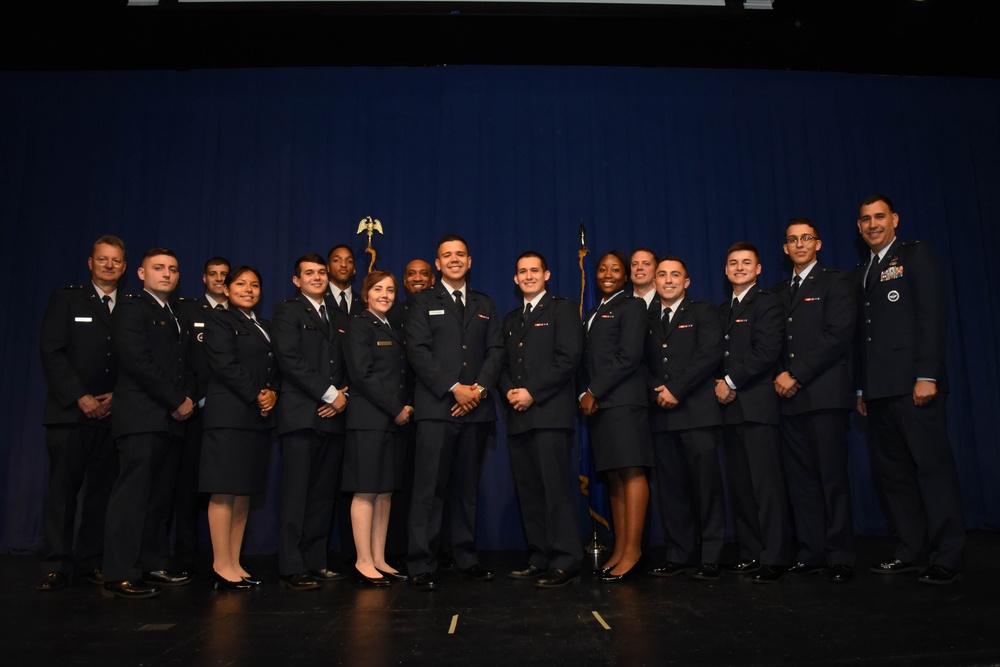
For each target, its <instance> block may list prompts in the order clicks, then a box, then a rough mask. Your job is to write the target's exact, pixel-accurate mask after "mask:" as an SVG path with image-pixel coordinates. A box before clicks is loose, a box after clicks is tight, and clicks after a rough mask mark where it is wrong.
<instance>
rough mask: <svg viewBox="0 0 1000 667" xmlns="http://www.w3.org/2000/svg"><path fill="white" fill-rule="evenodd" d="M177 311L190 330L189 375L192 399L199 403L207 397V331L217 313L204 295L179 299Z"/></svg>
mask: <svg viewBox="0 0 1000 667" xmlns="http://www.w3.org/2000/svg"><path fill="white" fill-rule="evenodd" d="M177 310H178V313H177V316H178V317H179V318H180V319H181V322H182V323H183V324H184V326H186V327H187V329H188V355H187V359H188V373H189V374H190V375H191V378H192V380H191V381H192V382H193V383H194V396H192V397H191V399H192V400H193V401H194V402H195V403H197V402H198V401H200V400H201V399H202V398H204V397H205V391H206V390H207V389H208V378H209V376H210V375H211V372H210V371H209V368H208V353H207V352H206V351H205V329H206V328H207V326H208V322H209V320H210V319H211V317H212V314H213V312H215V311H214V309H213V308H212V307H211V306H210V305H209V304H208V299H206V298H205V295H204V294H203V295H201V296H200V297H198V298H197V299H183V298H182V299H178V300H177Z"/></svg>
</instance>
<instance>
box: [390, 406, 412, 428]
mask: <svg viewBox="0 0 1000 667" xmlns="http://www.w3.org/2000/svg"><path fill="white" fill-rule="evenodd" d="M412 418H413V406H412V405H404V406H403V409H402V410H400V411H399V414H398V415H396V418H395V419H394V420H393V421H395V422H396V426H402V425H403V424H405V423H406V422H408V421H410V419H412Z"/></svg>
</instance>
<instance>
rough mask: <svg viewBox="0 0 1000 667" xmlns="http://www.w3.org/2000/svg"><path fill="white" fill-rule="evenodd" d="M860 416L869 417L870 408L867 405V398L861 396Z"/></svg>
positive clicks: (859, 400) (859, 404)
mask: <svg viewBox="0 0 1000 667" xmlns="http://www.w3.org/2000/svg"><path fill="white" fill-rule="evenodd" d="M858 414H859V415H861V416H862V417H867V416H868V406H867V405H865V398H864V396H861V395H859V396H858Z"/></svg>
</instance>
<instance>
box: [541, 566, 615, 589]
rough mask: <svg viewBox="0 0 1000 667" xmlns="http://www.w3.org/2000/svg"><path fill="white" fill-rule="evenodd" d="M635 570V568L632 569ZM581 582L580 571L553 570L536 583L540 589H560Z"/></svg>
mask: <svg viewBox="0 0 1000 667" xmlns="http://www.w3.org/2000/svg"><path fill="white" fill-rule="evenodd" d="M632 569H635V568H632ZM578 581H580V570H560V569H558V568H552V569H551V570H549V571H548V572H546V573H545V574H543V575H542V576H541V577H539V578H538V581H536V582H535V586H536V587H538V588H559V587H560V586H565V585H567V584H575V583H576V582H578Z"/></svg>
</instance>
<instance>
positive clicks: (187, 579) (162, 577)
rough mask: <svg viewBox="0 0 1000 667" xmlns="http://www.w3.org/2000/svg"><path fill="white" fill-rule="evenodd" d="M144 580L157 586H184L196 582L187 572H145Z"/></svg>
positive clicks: (143, 574)
mask: <svg viewBox="0 0 1000 667" xmlns="http://www.w3.org/2000/svg"><path fill="white" fill-rule="evenodd" d="M142 580H143V581H145V582H146V583H147V584H156V585H157V586H184V585H186V584H190V583H191V582H192V581H194V578H193V577H192V576H191V575H190V574H188V573H187V572H168V571H167V570H153V571H152V572H143V573H142Z"/></svg>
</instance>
